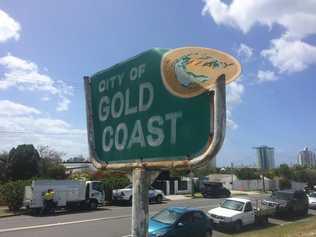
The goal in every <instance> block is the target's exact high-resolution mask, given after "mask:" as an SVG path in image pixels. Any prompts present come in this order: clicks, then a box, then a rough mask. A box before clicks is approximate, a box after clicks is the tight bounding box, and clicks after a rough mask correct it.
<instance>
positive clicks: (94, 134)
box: [86, 48, 233, 164]
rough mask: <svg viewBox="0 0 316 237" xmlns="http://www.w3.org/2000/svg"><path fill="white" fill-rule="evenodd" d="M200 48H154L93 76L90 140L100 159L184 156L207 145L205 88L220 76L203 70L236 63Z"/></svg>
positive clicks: (89, 100)
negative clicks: (208, 54) (215, 56)
mask: <svg viewBox="0 0 316 237" xmlns="http://www.w3.org/2000/svg"><path fill="white" fill-rule="evenodd" d="M188 49H192V48H188ZM193 49H194V48H193ZM197 49H198V50H193V51H194V52H191V51H190V50H189V51H188V50H185V51H183V52H180V54H179V52H175V53H174V52H173V50H171V51H170V50H167V49H152V50H149V51H146V52H144V53H142V54H139V55H137V56H135V57H133V58H131V59H129V60H127V61H124V62H122V63H119V64H116V65H114V66H113V67H111V68H109V69H106V70H103V71H100V72H98V73H96V74H95V75H93V76H91V77H90V78H89V79H88V81H89V83H88V84H87V85H88V86H87V85H86V96H88V97H89V98H87V103H88V105H87V106H88V120H90V126H89V144H90V151H91V149H92V153H93V154H94V158H95V159H96V161H97V162H100V163H104V162H105V163H110V164H111V163H130V162H134V161H137V160H142V161H163V160H182V159H188V157H192V156H194V155H198V154H200V153H201V152H202V151H203V150H204V149H205V148H206V147H207V145H208V144H209V139H208V138H209V135H210V133H211V134H212V128H211V125H210V124H211V121H212V111H211V109H212V107H211V106H210V96H209V94H208V93H204V92H206V91H208V89H209V88H210V87H211V86H212V83H210V82H211V80H216V78H215V77H214V78H211V75H210V74H209V73H207V72H206V71H203V70H205V69H207V68H208V69H209V70H212V71H214V70H215V71H216V70H217V69H218V70H221V71H223V70H226V69H227V68H228V69H229V70H231V69H232V67H233V66H232V65H228V64H229V63H227V62H222V61H221V60H218V59H214V58H212V57H206V56H207V55H205V49H204V51H203V50H202V51H201V52H202V53H201V52H200V51H199V49H201V48H197ZM203 53H204V54H203ZM197 56H199V57H197ZM195 64H196V65H195ZM204 64H205V65H204ZM194 65H195V66H194ZM192 66H193V67H192ZM197 67H200V68H198V69H197ZM216 76H217V75H216ZM87 90H88V91H87Z"/></svg>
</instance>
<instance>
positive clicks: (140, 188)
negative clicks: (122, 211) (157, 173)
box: [132, 167, 150, 237]
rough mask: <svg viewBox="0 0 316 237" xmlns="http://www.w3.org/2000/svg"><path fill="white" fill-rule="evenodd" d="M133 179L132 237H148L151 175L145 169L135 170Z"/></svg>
mask: <svg viewBox="0 0 316 237" xmlns="http://www.w3.org/2000/svg"><path fill="white" fill-rule="evenodd" d="M132 179H133V196H132V198H133V201H132V202H133V203H132V237H147V236H148V202H149V201H148V190H149V180H150V177H149V173H148V172H147V171H146V169H145V168H143V167H141V168H134V169H133V177H132Z"/></svg>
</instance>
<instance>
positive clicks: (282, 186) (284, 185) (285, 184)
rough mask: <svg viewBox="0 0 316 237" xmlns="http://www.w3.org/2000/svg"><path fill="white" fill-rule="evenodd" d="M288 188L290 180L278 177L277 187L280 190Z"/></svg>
mask: <svg viewBox="0 0 316 237" xmlns="http://www.w3.org/2000/svg"><path fill="white" fill-rule="evenodd" d="M290 188H291V182H290V180H288V179H286V178H281V179H279V189H280V190H284V189H290Z"/></svg>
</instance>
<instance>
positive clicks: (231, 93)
mask: <svg viewBox="0 0 316 237" xmlns="http://www.w3.org/2000/svg"><path fill="white" fill-rule="evenodd" d="M244 91H245V87H244V85H243V84H241V83H240V82H237V81H234V82H232V83H230V84H229V85H228V86H227V92H226V93H227V94H226V100H227V111H226V115H227V120H226V121H227V127H228V128H231V129H236V128H238V124H237V123H236V122H235V121H234V120H233V118H232V110H233V107H234V106H236V105H237V104H239V103H241V96H242V94H243V93H244Z"/></svg>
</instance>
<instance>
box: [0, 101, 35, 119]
mask: <svg viewBox="0 0 316 237" xmlns="http://www.w3.org/2000/svg"><path fill="white" fill-rule="evenodd" d="M29 114H40V111H39V110H37V109H35V108H33V107H29V106H25V105H22V104H18V103H15V102H12V101H9V100H0V116H17V115H29Z"/></svg>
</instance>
